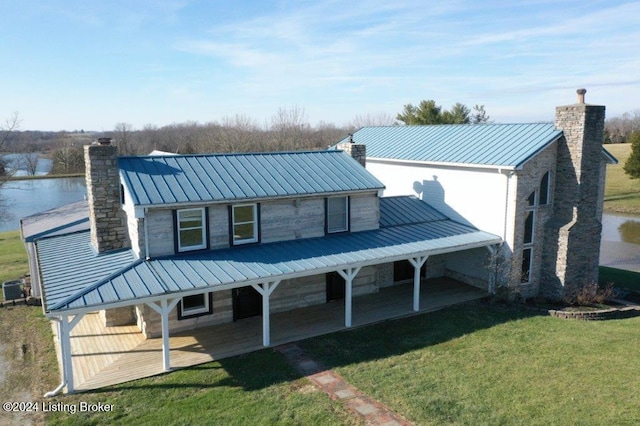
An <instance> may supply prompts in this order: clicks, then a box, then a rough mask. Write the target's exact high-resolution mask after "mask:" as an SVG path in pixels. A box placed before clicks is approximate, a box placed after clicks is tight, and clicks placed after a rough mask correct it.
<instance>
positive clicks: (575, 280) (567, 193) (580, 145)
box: [542, 89, 605, 299]
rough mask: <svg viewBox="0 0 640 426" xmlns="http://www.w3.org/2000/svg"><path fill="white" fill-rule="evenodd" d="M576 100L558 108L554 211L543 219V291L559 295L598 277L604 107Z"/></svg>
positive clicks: (580, 93) (582, 93)
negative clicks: (558, 137) (561, 134)
mask: <svg viewBox="0 0 640 426" xmlns="http://www.w3.org/2000/svg"><path fill="white" fill-rule="evenodd" d="M577 93H578V102H577V103H576V104H574V105H568V106H560V107H557V108H556V118H555V126H556V128H558V129H561V130H562V132H563V136H562V137H561V138H560V139H559V141H558V152H557V160H556V161H557V165H556V177H555V185H554V186H555V190H554V193H555V194H557V196H554V199H553V203H554V205H553V217H552V219H551V220H550V221H549V222H548V223H547V233H546V235H545V253H544V255H543V280H542V291H543V294H544V295H545V296H547V297H551V298H554V299H559V298H561V297H563V296H564V295H566V294H567V293H570V292H572V291H575V290H578V289H580V288H582V287H583V286H584V285H586V284H593V283H597V282H598V265H599V260H600V236H601V231H602V203H603V195H604V191H603V187H604V173H605V161H604V158H603V156H602V143H603V141H604V118H605V107H604V106H597V105H589V104H586V103H585V99H584V97H585V93H586V90H585V89H578V90H577Z"/></svg>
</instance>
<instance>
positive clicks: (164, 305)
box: [147, 297, 181, 371]
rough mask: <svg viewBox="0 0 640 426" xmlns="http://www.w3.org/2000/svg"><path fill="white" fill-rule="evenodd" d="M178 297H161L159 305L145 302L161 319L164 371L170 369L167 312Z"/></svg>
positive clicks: (173, 306)
mask: <svg viewBox="0 0 640 426" xmlns="http://www.w3.org/2000/svg"><path fill="white" fill-rule="evenodd" d="M180 299H181V298H180V297H176V298H175V299H162V300H161V301H160V306H158V305H157V304H156V303H155V302H149V303H147V306H149V307H150V308H151V309H153V310H154V311H156V312H157V313H158V314H159V315H160V318H161V319H162V366H163V368H164V371H169V370H171V347H170V346H169V313H170V312H171V310H172V309H173V308H175V307H176V305H177V304H178V302H179V301H180Z"/></svg>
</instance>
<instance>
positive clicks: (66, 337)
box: [58, 314, 84, 393]
mask: <svg viewBox="0 0 640 426" xmlns="http://www.w3.org/2000/svg"><path fill="white" fill-rule="evenodd" d="M83 317H84V314H77V315H75V316H74V317H73V319H72V320H69V315H62V316H61V317H60V324H59V328H58V330H59V331H60V334H59V337H60V355H61V357H62V377H63V380H64V382H65V383H66V384H67V393H73V392H74V390H75V388H74V385H73V362H72V356H73V354H72V353H71V330H73V327H75V326H76V325H77V324H78V323H79V322H80V320H81V319H82V318H83Z"/></svg>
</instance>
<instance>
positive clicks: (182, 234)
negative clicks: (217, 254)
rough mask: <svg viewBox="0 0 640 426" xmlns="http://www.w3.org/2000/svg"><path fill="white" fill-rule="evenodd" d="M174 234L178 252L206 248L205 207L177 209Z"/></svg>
mask: <svg viewBox="0 0 640 426" xmlns="http://www.w3.org/2000/svg"><path fill="white" fill-rule="evenodd" d="M176 234H177V245H178V247H177V249H178V250H177V251H179V252H181V251H189V250H201V249H205V248H207V233H206V214H205V209H204V208H200V209H188V210H178V211H177V213H176Z"/></svg>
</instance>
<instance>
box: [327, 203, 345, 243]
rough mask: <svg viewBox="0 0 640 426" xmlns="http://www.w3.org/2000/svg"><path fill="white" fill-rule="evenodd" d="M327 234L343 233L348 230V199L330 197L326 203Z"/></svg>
mask: <svg viewBox="0 0 640 426" xmlns="http://www.w3.org/2000/svg"><path fill="white" fill-rule="evenodd" d="M326 213H327V218H326V226H327V233H328V234H331V233H334V232H345V231H348V230H349V198H348V197H331V198H327V203H326Z"/></svg>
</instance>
